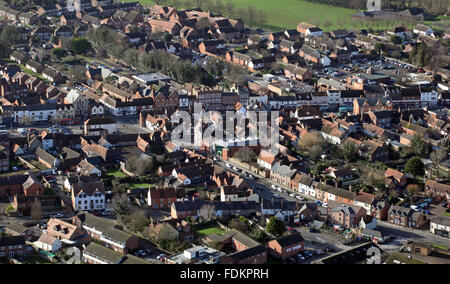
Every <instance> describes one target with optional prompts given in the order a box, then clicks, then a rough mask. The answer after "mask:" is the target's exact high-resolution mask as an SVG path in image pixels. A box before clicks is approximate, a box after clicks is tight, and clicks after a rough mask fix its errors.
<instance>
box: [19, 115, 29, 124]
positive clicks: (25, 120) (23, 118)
mask: <svg viewBox="0 0 450 284" xmlns="http://www.w3.org/2000/svg"><path fill="white" fill-rule="evenodd" d="M20 123H21V124H22V125H29V124H30V123H31V119H30V117H29V116H28V115H24V116H22V118H21V119H20Z"/></svg>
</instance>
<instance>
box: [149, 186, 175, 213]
mask: <svg viewBox="0 0 450 284" xmlns="http://www.w3.org/2000/svg"><path fill="white" fill-rule="evenodd" d="M175 201H177V190H176V189H175V188H155V187H153V188H150V189H149V191H148V206H150V208H152V209H160V208H169V207H170V206H171V205H172V203H173V202H175Z"/></svg>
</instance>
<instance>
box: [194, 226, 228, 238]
mask: <svg viewBox="0 0 450 284" xmlns="http://www.w3.org/2000/svg"><path fill="white" fill-rule="evenodd" d="M194 231H195V232H196V233H197V234H198V235H200V236H208V235H211V234H218V235H223V234H225V231H224V230H222V229H221V228H220V227H200V228H194Z"/></svg>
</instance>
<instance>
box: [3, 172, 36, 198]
mask: <svg viewBox="0 0 450 284" xmlns="http://www.w3.org/2000/svg"><path fill="white" fill-rule="evenodd" d="M43 191H44V188H43V186H42V184H41V183H40V182H39V181H38V180H37V179H36V178H35V177H34V176H32V175H29V174H21V175H12V176H8V177H0V197H5V196H14V195H17V194H18V195H25V196H34V195H40V194H41V193H42V192H43Z"/></svg>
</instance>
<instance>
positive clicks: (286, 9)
mask: <svg viewBox="0 0 450 284" xmlns="http://www.w3.org/2000/svg"><path fill="white" fill-rule="evenodd" d="M124 1H134V0H124ZM138 1H139V2H140V3H141V4H143V5H146V6H152V5H154V1H153V0H138ZM230 1H231V3H233V4H234V5H235V7H236V8H247V7H248V6H253V7H255V8H256V9H261V10H262V11H264V12H265V13H266V14H267V23H266V24H265V25H264V26H262V27H261V28H264V29H267V30H273V31H277V30H283V29H294V28H296V27H297V25H298V24H299V23H300V22H309V23H311V24H314V25H316V26H318V27H320V28H321V29H323V30H324V31H330V30H334V29H340V28H342V29H368V28H373V29H375V30H379V29H380V30H383V29H389V28H392V27H393V26H395V25H397V24H400V23H395V22H393V21H389V22H387V21H385V22H377V23H372V22H365V21H360V20H352V19H351V17H350V16H351V15H352V14H354V13H355V12H356V10H353V9H348V8H341V7H332V6H328V5H322V4H315V3H311V2H307V1H303V0H276V1H273V0H230ZM224 2H225V3H226V1H224ZM178 8H185V7H182V6H181V7H178ZM407 26H408V28H411V26H410V25H407Z"/></svg>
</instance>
